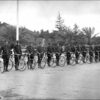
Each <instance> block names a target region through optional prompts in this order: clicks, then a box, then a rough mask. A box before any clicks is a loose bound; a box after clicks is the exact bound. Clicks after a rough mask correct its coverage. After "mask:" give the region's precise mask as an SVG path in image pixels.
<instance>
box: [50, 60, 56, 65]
mask: <svg viewBox="0 0 100 100" xmlns="http://www.w3.org/2000/svg"><path fill="white" fill-rule="evenodd" d="M50 67H56V58H52V59H51V61H50Z"/></svg>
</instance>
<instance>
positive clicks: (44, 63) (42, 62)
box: [40, 59, 46, 69]
mask: <svg viewBox="0 0 100 100" xmlns="http://www.w3.org/2000/svg"><path fill="white" fill-rule="evenodd" d="M45 66H46V60H45V59H43V60H42V61H41V65H40V67H41V68H42V69H44V68H45Z"/></svg>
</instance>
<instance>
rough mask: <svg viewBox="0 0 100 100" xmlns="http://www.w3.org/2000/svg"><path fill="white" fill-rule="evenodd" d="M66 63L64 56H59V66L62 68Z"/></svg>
mask: <svg viewBox="0 0 100 100" xmlns="http://www.w3.org/2000/svg"><path fill="white" fill-rule="evenodd" d="M65 63H66V58H65V57H64V56H61V57H60V59H59V66H60V67H64V66H65Z"/></svg>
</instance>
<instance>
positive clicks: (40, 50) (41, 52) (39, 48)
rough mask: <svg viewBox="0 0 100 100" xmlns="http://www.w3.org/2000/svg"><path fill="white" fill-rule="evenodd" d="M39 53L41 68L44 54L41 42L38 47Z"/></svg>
mask: <svg viewBox="0 0 100 100" xmlns="http://www.w3.org/2000/svg"><path fill="white" fill-rule="evenodd" d="M37 55H38V68H41V61H42V58H43V56H44V48H43V47H42V46H41V44H39V46H38V47H37Z"/></svg>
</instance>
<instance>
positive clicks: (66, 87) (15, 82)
mask: <svg viewBox="0 0 100 100" xmlns="http://www.w3.org/2000/svg"><path fill="white" fill-rule="evenodd" d="M0 95H1V98H2V99H4V100H14V99H27V100H28V99H46V100H47V99H53V100H55V99H57V100H58V99H60V100H62V99H100V63H96V64H95V63H93V64H84V65H76V66H65V67H62V68H61V67H56V68H48V67H46V68H45V69H37V68H36V69H35V70H34V71H30V70H26V71H24V72H19V71H11V72H6V73H3V74H0Z"/></svg>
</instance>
